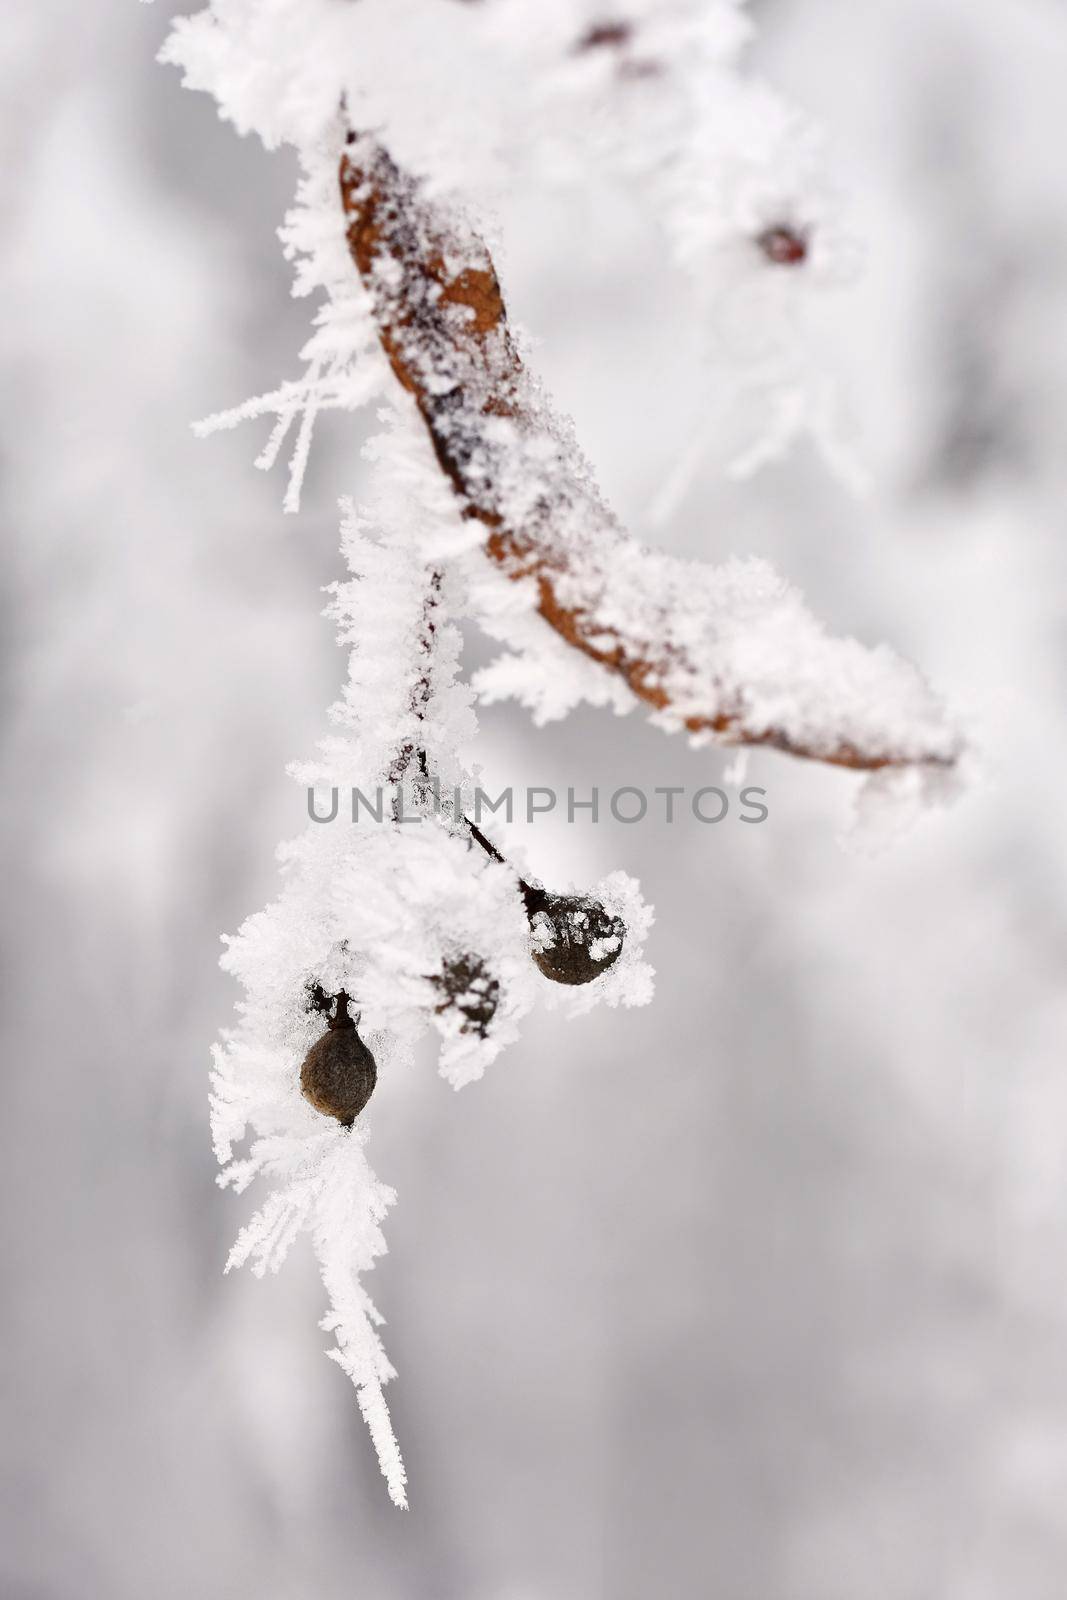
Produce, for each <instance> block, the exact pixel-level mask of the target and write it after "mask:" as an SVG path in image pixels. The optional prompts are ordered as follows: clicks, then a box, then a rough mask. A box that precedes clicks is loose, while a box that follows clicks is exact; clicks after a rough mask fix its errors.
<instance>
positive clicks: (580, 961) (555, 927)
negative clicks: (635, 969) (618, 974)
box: [526, 889, 626, 984]
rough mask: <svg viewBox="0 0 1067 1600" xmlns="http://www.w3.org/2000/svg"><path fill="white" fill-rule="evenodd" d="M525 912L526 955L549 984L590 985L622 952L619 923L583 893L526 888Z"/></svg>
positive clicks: (619, 921) (622, 929) (623, 925)
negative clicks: (528, 936) (529, 945)
mask: <svg viewBox="0 0 1067 1600" xmlns="http://www.w3.org/2000/svg"><path fill="white" fill-rule="evenodd" d="M526 910H527V914H528V916H529V918H530V928H531V931H532V933H533V942H532V948H531V954H532V955H533V958H534V961H535V962H536V964H537V966H538V967H539V968H540V970H541V971H542V972H543V973H544V975H545V977H546V978H551V979H552V981H553V983H567V984H579V983H592V981H593V979H594V978H599V977H600V974H601V973H602V972H606V971H607V970H608V968H609V967H610V966H611V965H612V963H613V962H615V961H617V960H618V959H619V956H620V954H621V953H622V944H623V939H624V937H625V934H626V926H625V924H624V923H623V921H622V919H621V918H619V917H615V916H612V914H611V912H610V911H608V910H607V909H606V908H605V907H604V906H602V905H601V904H600V901H599V900H593V899H592V898H591V897H590V896H588V895H578V894H549V893H548V891H547V890H545V889H530V890H528V891H527V894H526Z"/></svg>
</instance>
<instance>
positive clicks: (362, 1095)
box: [300, 994, 378, 1128]
mask: <svg viewBox="0 0 1067 1600" xmlns="http://www.w3.org/2000/svg"><path fill="white" fill-rule="evenodd" d="M377 1081H378V1068H377V1066H376V1065H375V1061H374V1057H373V1056H372V1055H371V1053H370V1051H369V1050H368V1049H367V1046H366V1045H365V1044H364V1043H363V1040H362V1039H361V1038H360V1036H359V1034H358V1032H357V1031H356V1025H355V1023H354V1022H353V1021H352V1019H351V1017H350V1016H349V1015H348V996H347V995H345V994H340V995H338V997H337V1010H336V1013H335V1015H334V1016H333V1018H332V1019H331V1022H330V1026H329V1028H328V1029H327V1031H326V1032H325V1033H324V1034H323V1036H322V1038H321V1039H318V1040H316V1042H315V1043H314V1044H313V1045H312V1046H311V1049H310V1050H309V1051H308V1053H307V1055H306V1056H305V1057H304V1064H303V1066H302V1067H301V1068H300V1088H301V1090H302V1092H303V1095H304V1099H305V1100H307V1101H308V1102H309V1103H310V1104H311V1105H313V1106H314V1107H315V1110H316V1111H321V1112H322V1114H323V1115H324V1116H327V1117H336V1118H337V1120H338V1122H339V1123H341V1125H342V1127H345V1128H350V1127H351V1126H352V1124H353V1122H355V1120H356V1118H357V1117H358V1116H359V1114H360V1112H361V1111H362V1110H363V1107H364V1106H365V1105H366V1104H367V1101H368V1100H369V1099H370V1097H371V1095H372V1094H373V1093H374V1085H375V1084H376V1083H377Z"/></svg>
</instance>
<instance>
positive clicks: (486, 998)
mask: <svg viewBox="0 0 1067 1600" xmlns="http://www.w3.org/2000/svg"><path fill="white" fill-rule="evenodd" d="M432 981H433V983H434V984H435V985H436V986H437V988H438V989H439V990H440V991H441V1000H440V1003H439V1004H438V1005H437V1006H435V1007H434V1010H435V1011H436V1012H437V1015H438V1016H441V1015H443V1014H444V1013H445V1012H448V1011H451V1010H455V1011H456V1012H457V1013H458V1014H459V1015H460V1016H461V1017H462V1018H463V1021H462V1023H461V1025H460V1032H461V1033H473V1034H477V1036H478V1038H479V1039H484V1038H486V1037H487V1035H488V1033H489V1028H490V1025H491V1023H492V1021H493V1018H494V1017H495V1016H496V1008H497V1005H498V1004H499V1002H500V984H499V982H498V980H497V979H496V978H494V977H493V974H492V973H491V972H490V970H489V968H488V966H487V965H486V963H485V962H484V961H483V960H482V958H481V956H475V955H461V956H452V957H450V958H449V959H448V960H446V961H445V962H444V964H443V965H442V968H441V971H440V972H439V973H438V974H437V975H436V976H435V977H434V979H433V980H432Z"/></svg>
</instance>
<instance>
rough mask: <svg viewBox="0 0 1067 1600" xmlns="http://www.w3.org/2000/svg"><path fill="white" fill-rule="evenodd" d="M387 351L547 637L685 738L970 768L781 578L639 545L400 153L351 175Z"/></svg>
mask: <svg viewBox="0 0 1067 1600" xmlns="http://www.w3.org/2000/svg"><path fill="white" fill-rule="evenodd" d="M340 185H341V197H342V204H343V207H344V213H345V217H346V219H347V236H348V245H349V250H350V252H351V255H352V260H353V262H354V263H355V266H356V268H357V269H358V272H359V275H360V278H361V279H362V281H363V283H364V285H365V287H366V288H367V290H368V292H369V295H370V298H371V302H372V307H373V314H374V319H375V323H376V326H377V330H378V335H379V338H380V341H381V345H382V348H383V350H384V351H385V354H386V356H387V358H388V360H389V363H390V366H391V367H392V370H393V372H394V374H395V376H396V377H397V378H398V379H399V381H400V383H401V384H402V385H403V387H404V388H405V389H406V390H407V391H408V393H409V394H411V395H412V397H413V398H414V401H415V403H416V405H417V407H418V410H419V412H420V414H421V416H422V419H423V421H424V422H425V424H426V427H427V430H428V432H429V435H430V439H431V441H432V444H433V448H434V452H435V454H436V457H437V460H438V462H439V464H440V466H441V468H442V470H443V472H444V473H445V475H446V477H447V478H448V481H449V482H450V483H451V485H452V487H453V489H454V491H455V493H456V495H457V496H458V498H459V501H460V504H461V508H462V513H463V516H464V517H465V518H468V519H474V520H476V521H477V522H479V523H480V524H481V525H482V526H483V528H484V529H485V534H486V537H485V550H486V552H487V554H488V555H489V556H490V558H491V559H492V560H493V561H494V562H495V563H496V564H497V565H498V566H499V567H500V568H501V569H502V570H503V571H504V572H505V573H506V574H507V576H508V577H509V578H511V579H513V580H515V581H516V582H519V583H522V584H525V585H526V586H527V587H528V588H529V590H530V596H531V602H532V604H533V605H534V607H535V609H536V611H537V612H538V614H539V615H540V616H541V617H542V618H543V620H544V621H545V622H546V623H548V625H549V626H550V627H551V628H552V629H553V630H554V631H555V632H556V633H557V634H558V635H559V636H560V637H561V638H562V639H564V640H565V641H566V643H567V644H568V645H571V646H573V647H574V648H575V649H576V650H579V651H581V652H582V654H583V655H585V656H587V657H589V658H591V659H592V660H593V661H595V662H596V663H597V664H598V665H599V666H601V667H603V668H605V669H607V671H609V672H611V673H613V674H615V675H617V676H618V677H619V678H621V679H622V680H623V681H624V682H625V684H626V686H627V688H628V689H629V690H630V692H631V693H632V695H634V696H635V697H636V698H637V699H638V700H640V701H643V702H644V703H645V704H646V705H648V706H650V707H651V708H652V709H653V710H654V711H655V712H656V713H657V716H658V719H659V720H660V721H662V722H663V723H665V724H666V725H667V726H684V727H685V728H686V729H687V730H688V731H689V732H690V733H694V734H701V733H706V734H710V735H714V736H716V737H717V738H719V739H720V740H721V741H722V742H724V743H728V744H744V745H769V746H772V747H773V748H775V749H778V750H783V751H786V752H788V753H789V754H791V755H795V756H804V757H808V758H811V759H814V760H819V761H825V762H829V763H831V764H832V765H835V766H843V767H853V768H862V769H866V770H875V769H879V768H884V767H896V766H907V765H912V764H929V765H932V766H937V767H945V766H951V765H952V764H953V763H954V762H955V760H956V758H957V756H958V754H959V752H960V739H959V736H958V734H957V733H956V732H955V730H954V729H953V728H952V726H951V725H950V723H949V722H948V720H947V719H946V717H945V714H944V712H943V709H942V707H941V705H940V702H939V701H938V700H937V699H936V698H935V696H934V695H933V694H932V693H931V691H930V690H929V688H928V686H927V685H926V683H925V681H924V679H923V678H922V676H921V675H920V674H919V673H918V672H917V671H916V669H915V668H914V667H912V666H911V665H910V664H909V663H907V662H905V661H902V660H900V659H898V658H897V657H895V656H893V655H892V654H891V653H890V652H889V651H888V650H886V649H884V648H880V649H876V650H867V649H865V648H864V647H863V646H861V645H860V644H858V643H857V642H856V641H855V640H851V639H843V640H842V639H833V638H830V637H829V636H828V635H827V634H826V632H825V631H824V629H823V628H822V626H821V625H820V624H819V623H818V622H817V621H816V620H815V619H814V618H813V617H812V616H811V614H810V613H809V612H808V611H807V610H806V608H805V607H804V605H803V603H802V602H801V600H800V598H799V597H798V596H797V594H796V593H795V592H794V591H793V590H792V589H790V588H789V587H788V586H787V585H785V584H784V583H783V582H782V581H781V580H780V579H779V578H777V576H776V575H775V574H774V573H773V572H772V571H771V569H770V568H769V567H767V566H766V565H765V564H763V563H759V562H749V563H740V562H734V563H731V564H729V565H727V566H725V567H722V568H717V569H716V568H710V567H707V566H704V565H701V564H697V563H692V562H682V561H677V560H674V559H672V558H670V557H668V556H665V555H662V554H660V553H658V552H654V551H652V550H649V549H646V548H645V547H643V546H642V545H640V544H639V543H638V542H637V541H636V540H634V539H632V538H631V537H629V536H628V535H627V534H626V532H625V531H624V530H623V529H622V527H621V526H620V524H619V523H618V521H617V519H616V518H615V517H614V516H613V514H612V513H611V511H610V510H609V509H608V507H607V506H606V504H605V502H604V500H603V498H602V497H601V495H600V492H599V490H598V488H597V485H596V483H595V481H594V479H593V475H592V472H591V469H590V467H589V465H588V463H587V462H586V460H585V459H584V457H583V456H582V455H581V452H580V451H579V449H578V447H577V445H576V444H575V442H574V440H573V438H572V436H571V434H570V432H569V430H568V428H567V427H566V426H565V425H564V424H563V423H562V422H561V421H560V420H559V419H558V418H557V417H556V416H554V415H553V413H552V412H551V410H550V408H549V407H548V405H547V404H546V402H545V400H544V398H543V396H542V395H541V393H540V392H539V390H538V388H537V386H536V384H535V383H534V382H533V380H532V379H531V378H530V376H529V375H528V373H527V372H526V369H525V367H524V365H523V362H522V360H521V357H520V354H519V351H518V349H517V346H516V343H515V340H514V339H513V337H512V334H511V331H510V329H509V326H508V320H507V316H506V312H505V308H504V302H503V298H502V295H501V291H500V286H499V283H498V281H497V276H496V272H495V270H494V267H493V262H492V260H491V257H490V255H489V252H488V250H487V249H486V247H485V245H484V244H483V243H482V241H481V239H480V238H479V237H478V235H477V233H476V232H475V231H474V230H473V229H472V228H470V227H468V226H466V225H465V224H464V221H463V220H462V217H461V215H460V214H459V213H458V211H457V210H455V209H454V208H447V207H445V206H444V205H442V204H441V203H440V202H438V201H436V200H434V199H433V198H431V197H430V196H428V195H427V194H426V193H425V192H424V190H423V189H422V188H420V185H419V184H418V182H417V181H416V180H415V179H414V178H412V177H410V176H409V175H407V174H405V173H404V172H403V171H401V169H400V168H399V167H398V166H397V164H396V162H395V161H394V160H393V159H392V158H391V156H390V155H389V153H388V152H387V151H386V150H385V149H384V148H383V147H382V145H381V144H380V143H379V142H378V141H376V140H374V139H372V138H369V137H359V136H357V135H355V134H350V135H349V139H348V144H347V148H346V149H345V151H344V154H343V156H342V158H341V165H340Z"/></svg>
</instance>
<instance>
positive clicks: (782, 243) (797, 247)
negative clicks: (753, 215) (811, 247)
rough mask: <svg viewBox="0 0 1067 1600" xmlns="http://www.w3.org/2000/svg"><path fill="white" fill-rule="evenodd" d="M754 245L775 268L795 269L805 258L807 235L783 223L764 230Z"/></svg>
mask: <svg viewBox="0 0 1067 1600" xmlns="http://www.w3.org/2000/svg"><path fill="white" fill-rule="evenodd" d="M756 243H757V244H758V245H759V247H760V249H761V250H762V251H763V254H764V255H765V256H766V257H767V260H768V261H773V262H774V263H775V265H776V266H780V267H796V266H799V265H800V263H801V262H802V261H804V260H805V259H806V258H807V254H808V240H807V235H806V234H804V233H801V232H800V230H799V229H797V228H793V227H790V226H788V225H787V224H785V223H778V224H776V225H775V226H774V227H771V228H764V230H763V232H762V233H761V234H760V235H759V238H758V239H757V240H756Z"/></svg>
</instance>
